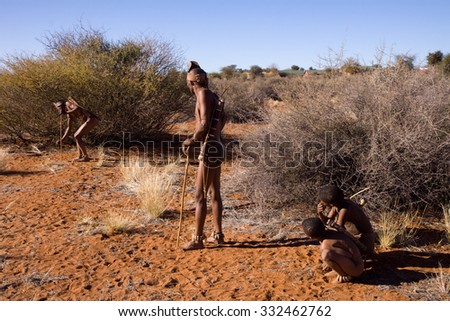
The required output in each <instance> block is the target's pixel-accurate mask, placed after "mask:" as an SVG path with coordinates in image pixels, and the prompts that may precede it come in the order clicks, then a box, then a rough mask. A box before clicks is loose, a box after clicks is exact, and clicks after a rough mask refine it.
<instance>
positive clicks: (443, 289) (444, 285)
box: [431, 263, 450, 295]
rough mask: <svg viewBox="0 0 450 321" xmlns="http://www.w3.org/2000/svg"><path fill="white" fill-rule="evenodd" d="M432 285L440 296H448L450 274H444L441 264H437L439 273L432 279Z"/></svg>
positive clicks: (449, 291) (449, 292)
mask: <svg viewBox="0 0 450 321" xmlns="http://www.w3.org/2000/svg"><path fill="white" fill-rule="evenodd" d="M432 283H433V285H434V286H432V287H431V288H434V289H436V290H438V291H439V293H441V294H445V295H448V294H450V274H448V273H444V270H443V269H442V266H441V264H440V263H439V272H438V273H436V276H435V277H434V278H433V279H432Z"/></svg>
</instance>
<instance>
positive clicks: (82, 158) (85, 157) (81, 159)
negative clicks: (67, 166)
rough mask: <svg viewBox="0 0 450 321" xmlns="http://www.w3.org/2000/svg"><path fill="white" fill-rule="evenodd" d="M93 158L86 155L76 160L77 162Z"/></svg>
mask: <svg viewBox="0 0 450 321" xmlns="http://www.w3.org/2000/svg"><path fill="white" fill-rule="evenodd" d="M91 160H92V158H90V157H88V156H84V157H80V158H77V159H76V160H75V161H76V162H89V161H91Z"/></svg>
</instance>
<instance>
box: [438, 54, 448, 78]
mask: <svg viewBox="0 0 450 321" xmlns="http://www.w3.org/2000/svg"><path fill="white" fill-rule="evenodd" d="M440 66H441V68H442V71H443V72H444V75H447V76H449V75H450V54H447V55H445V57H444V59H442V62H441V63H440Z"/></svg>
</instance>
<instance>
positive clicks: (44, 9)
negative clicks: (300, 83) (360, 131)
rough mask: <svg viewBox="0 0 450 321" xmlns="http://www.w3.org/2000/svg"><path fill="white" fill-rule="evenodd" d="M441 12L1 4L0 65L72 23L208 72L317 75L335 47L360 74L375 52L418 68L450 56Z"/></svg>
mask: <svg viewBox="0 0 450 321" xmlns="http://www.w3.org/2000/svg"><path fill="white" fill-rule="evenodd" d="M449 13H450V1H448V0H434V1H422V0H421V1H419V0H398V1H395V0H389V1H387V0H373V1H372V0H371V1H369V0H359V1H357V0H347V1H344V0H334V1H333V0H308V1H306V0H297V1H294V0H277V1H275V0H272V1H268V0H222V1H216V0H209V1H204V0H200V1H194V0H184V1H182V0H147V1H144V0H127V1H119V0H108V1H104V0H98V1H96V0H89V1H85V0H72V1H64V0H59V1H54V0H49V1H44V0H42V1H39V0H35V1H32V0H0V58H4V57H6V56H7V55H8V54H22V53H25V54H42V53H44V46H43V45H42V44H41V42H40V41H39V39H43V37H44V36H45V35H46V34H48V33H49V32H58V31H63V30H66V31H67V30H71V29H73V28H74V27H75V26H79V25H80V22H81V23H82V24H83V25H86V26H90V27H92V28H94V29H98V30H103V31H105V33H106V36H107V38H109V39H112V40H120V39H124V38H130V37H131V38H133V37H138V36H141V35H147V36H150V37H158V38H162V39H163V40H166V41H170V42H172V43H173V44H174V45H175V46H176V47H177V48H178V49H179V51H180V53H181V55H182V57H183V59H184V60H185V61H186V62H187V61H189V60H197V61H198V62H199V63H200V65H201V66H202V67H203V68H204V69H205V70H206V71H209V72H213V71H219V70H220V68H221V67H224V66H228V65H231V64H235V65H237V66H238V68H245V69H247V68H249V67H250V66H252V65H259V66H261V67H263V68H265V67H269V66H271V65H275V66H276V67H278V68H279V69H286V68H290V67H291V66H292V65H294V64H295V65H298V66H300V67H304V68H306V69H307V68H309V67H314V68H318V67H320V65H321V64H322V65H323V64H324V63H325V62H324V61H323V60H322V59H321V58H325V57H327V56H328V55H329V53H330V50H334V51H336V52H339V51H340V50H341V48H343V50H344V54H345V57H355V58H358V59H359V60H360V61H361V63H364V64H367V65H369V64H372V63H374V62H375V56H376V53H377V52H378V51H379V50H378V49H379V48H381V47H383V48H384V49H385V51H386V52H387V53H388V54H394V55H395V54H409V55H415V56H416V65H421V64H422V65H424V64H426V56H427V54H428V53H429V52H433V51H436V50H441V51H442V52H443V53H444V54H447V53H450V42H449V41H448V38H449V36H450V22H449V20H450V19H449Z"/></svg>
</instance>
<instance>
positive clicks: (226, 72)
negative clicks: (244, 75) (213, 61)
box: [220, 65, 237, 79]
mask: <svg viewBox="0 0 450 321" xmlns="http://www.w3.org/2000/svg"><path fill="white" fill-rule="evenodd" d="M236 67H237V65H229V66H226V67H223V68H222V69H220V73H221V74H222V76H223V77H224V78H226V79H230V78H232V77H233V76H234V75H235V74H236V71H237V70H236Z"/></svg>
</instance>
